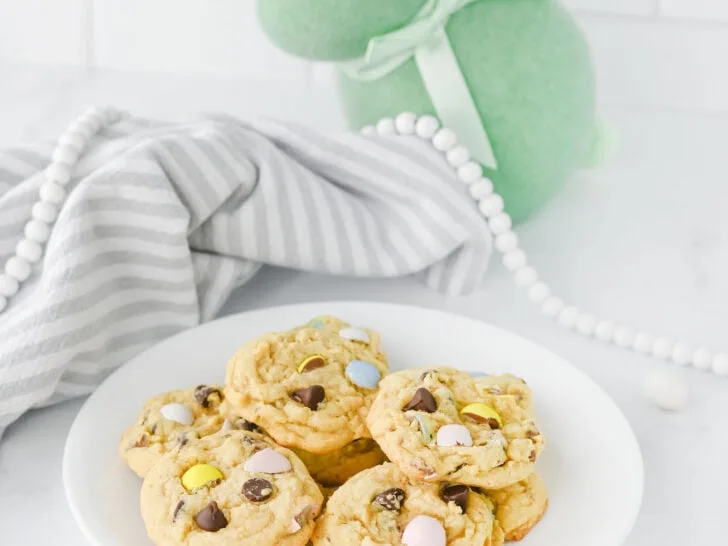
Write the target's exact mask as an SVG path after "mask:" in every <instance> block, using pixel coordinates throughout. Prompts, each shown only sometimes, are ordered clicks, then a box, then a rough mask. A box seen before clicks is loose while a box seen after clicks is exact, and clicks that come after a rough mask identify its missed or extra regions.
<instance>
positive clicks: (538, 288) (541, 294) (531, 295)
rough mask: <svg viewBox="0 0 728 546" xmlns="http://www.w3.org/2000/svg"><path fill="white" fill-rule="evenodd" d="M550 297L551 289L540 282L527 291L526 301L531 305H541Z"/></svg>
mask: <svg viewBox="0 0 728 546" xmlns="http://www.w3.org/2000/svg"><path fill="white" fill-rule="evenodd" d="M550 295H551V289H550V288H549V287H548V285H546V284H545V283H542V282H537V283H536V284H534V285H533V286H532V287H531V288H529V289H528V299H529V300H531V301H532V302H533V303H543V302H544V301H545V300H546V298H548V297H549V296H550Z"/></svg>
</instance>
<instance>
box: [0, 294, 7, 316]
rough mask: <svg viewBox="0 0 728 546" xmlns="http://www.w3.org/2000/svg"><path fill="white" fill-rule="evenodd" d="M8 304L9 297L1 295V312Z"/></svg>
mask: <svg viewBox="0 0 728 546" xmlns="http://www.w3.org/2000/svg"><path fill="white" fill-rule="evenodd" d="M7 306H8V300H7V298H5V297H3V296H0V312H2V311H4V310H5V308H6V307H7Z"/></svg>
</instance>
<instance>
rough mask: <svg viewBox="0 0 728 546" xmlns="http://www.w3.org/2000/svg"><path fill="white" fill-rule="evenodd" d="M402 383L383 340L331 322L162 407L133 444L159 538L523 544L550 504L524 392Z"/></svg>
mask: <svg viewBox="0 0 728 546" xmlns="http://www.w3.org/2000/svg"><path fill="white" fill-rule="evenodd" d="M388 371H389V370H388V363H387V359H386V356H385V354H384V352H383V350H382V345H381V338H380V336H379V335H378V334H377V333H376V332H375V331H373V330H370V329H367V328H359V327H352V326H351V325H349V324H347V323H345V322H343V321H341V320H338V319H336V318H333V317H317V318H315V319H313V320H311V321H309V322H308V323H307V324H305V325H303V326H301V327H298V328H294V329H293V330H290V331H286V332H278V333H272V334H268V335H265V336H262V337H261V338H258V339H255V340H253V341H251V342H249V343H248V344H246V345H245V346H243V347H242V348H241V349H240V350H239V351H238V352H237V353H236V354H235V355H234V356H233V357H232V359H231V360H230V363H229V364H228V368H227V376H226V380H225V385H224V387H221V386H215V385H200V386H197V387H195V388H191V389H189V390H186V391H175V392H170V393H165V394H162V395H159V396H157V397H155V398H153V399H152V400H150V401H149V402H148V403H147V404H146V405H145V406H144V408H143V409H142V412H141V415H140V416H139V419H138V421H137V423H136V424H134V425H133V426H131V427H130V428H129V429H128V430H127V432H126V433H125V434H124V436H123V438H122V441H121V444H120V453H121V456H122V457H123V458H124V459H125V460H126V461H127V463H128V465H129V467H130V468H131V469H132V470H133V471H134V472H136V473H137V474H138V475H139V476H140V477H142V478H144V484H143V486H142V492H141V510H142V516H143V518H144V522H145V525H146V528H147V532H148V534H149V537H150V538H151V539H152V541H153V542H154V543H155V544H157V545H159V546H172V545H185V546H215V545H218V544H219V545H221V546H228V545H233V544H255V545H259V546H266V545H276V546H277V545H279V544H280V545H283V546H306V545H307V544H312V545H313V546H322V545H326V546H348V545H352V546H353V545H356V546H360V545H368V546H375V545H382V546H384V545H393V546H395V545H396V546H398V545H407V546H497V545H500V544H502V543H503V541H504V540H520V539H521V538H523V537H524V536H525V535H526V534H527V533H528V532H529V531H530V529H531V528H532V527H533V526H534V525H535V524H536V523H537V522H538V521H539V520H540V519H541V517H542V516H543V514H544V512H545V510H546V505H547V502H548V499H547V493H546V489H545V486H544V484H543V481H542V480H541V478H540V477H539V476H538V475H537V474H536V473H535V467H534V465H535V462H536V460H537V458H538V456H539V454H540V453H541V451H542V450H543V446H544V439H543V435H542V434H541V433H540V431H539V429H538V427H537V425H536V422H535V420H534V418H533V411H532V407H531V391H530V389H529V388H528V387H527V386H526V384H525V382H523V381H522V380H520V379H518V378H516V377H513V376H510V375H502V376H482V377H473V376H471V375H469V374H467V373H464V372H461V371H458V370H456V369H454V368H444V367H440V368H434V369H425V368H423V369H409V370H406V371H401V372H397V373H392V374H388ZM327 497H328V501H327V502H326V503H325V507H324V499H325V498H327Z"/></svg>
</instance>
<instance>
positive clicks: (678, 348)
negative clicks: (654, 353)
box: [670, 342, 693, 366]
mask: <svg viewBox="0 0 728 546" xmlns="http://www.w3.org/2000/svg"><path fill="white" fill-rule="evenodd" d="M692 357H693V350H692V349H691V348H690V346H689V345H687V344H685V343H679V342H678V343H676V344H675V346H674V347H673V348H672V354H671V355H670V358H671V359H672V361H673V362H674V363H675V364H677V365H678V366H687V365H688V364H689V363H690V359H691V358H692Z"/></svg>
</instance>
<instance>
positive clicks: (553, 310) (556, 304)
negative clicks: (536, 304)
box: [541, 296, 564, 317]
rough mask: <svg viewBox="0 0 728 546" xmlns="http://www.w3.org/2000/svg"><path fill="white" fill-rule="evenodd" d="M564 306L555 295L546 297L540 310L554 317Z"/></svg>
mask: <svg viewBox="0 0 728 546" xmlns="http://www.w3.org/2000/svg"><path fill="white" fill-rule="evenodd" d="M563 308H564V302H563V301H561V300H560V299H559V298H557V297H556V296H551V297H550V298H547V299H546V301H545V302H543V305H541V312H542V313H543V314H544V315H546V316H547V317H555V316H557V315H558V314H559V313H561V310H562V309H563Z"/></svg>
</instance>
